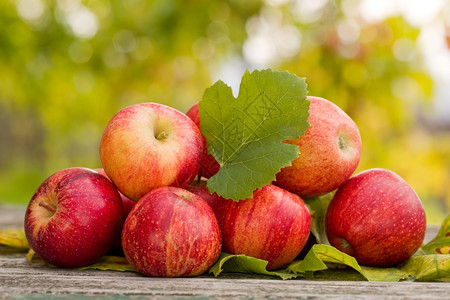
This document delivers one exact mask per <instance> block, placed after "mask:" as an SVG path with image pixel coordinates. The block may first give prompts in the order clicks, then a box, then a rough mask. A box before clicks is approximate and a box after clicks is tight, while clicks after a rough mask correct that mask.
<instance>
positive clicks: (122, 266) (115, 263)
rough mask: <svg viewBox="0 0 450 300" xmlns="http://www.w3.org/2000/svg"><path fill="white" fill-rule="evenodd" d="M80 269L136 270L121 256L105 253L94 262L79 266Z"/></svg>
mask: <svg viewBox="0 0 450 300" xmlns="http://www.w3.org/2000/svg"><path fill="white" fill-rule="evenodd" d="M79 269H80V270H89V269H94V270H101V271H120V272H125V271H132V272H137V271H136V269H135V268H133V266H132V265H131V264H130V263H129V262H128V261H127V259H126V258H125V257H123V256H110V255H105V256H103V257H102V258H100V260H99V261H98V262H96V263H95V264H92V265H89V266H86V267H82V268H79Z"/></svg>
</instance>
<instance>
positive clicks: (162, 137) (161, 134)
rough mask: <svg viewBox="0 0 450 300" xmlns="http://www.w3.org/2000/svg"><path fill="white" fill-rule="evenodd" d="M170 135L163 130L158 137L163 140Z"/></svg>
mask: <svg viewBox="0 0 450 300" xmlns="http://www.w3.org/2000/svg"><path fill="white" fill-rule="evenodd" d="M168 137H169V135H168V134H167V133H166V132H165V131H163V132H161V133H160V134H158V136H157V137H156V139H157V140H160V141H161V140H165V139H167V138H168Z"/></svg>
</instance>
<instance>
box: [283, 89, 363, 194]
mask: <svg viewBox="0 0 450 300" xmlns="http://www.w3.org/2000/svg"><path fill="white" fill-rule="evenodd" d="M307 100H309V101H310V106H309V114H310V115H309V118H308V123H309V124H310V126H309V127H308V129H307V130H306V132H305V134H304V135H302V136H301V137H300V138H299V139H296V140H288V141H285V143H289V144H293V145H297V146H298V147H299V150H300V154H299V157H298V158H297V159H295V160H293V161H292V166H289V167H285V168H283V169H281V171H280V172H279V173H278V174H277V175H276V181H275V182H274V184H275V185H277V186H279V187H282V188H284V189H286V190H288V191H290V192H292V193H296V194H298V195H299V196H300V197H302V198H303V199H306V198H311V197H315V196H320V195H324V194H326V193H329V192H331V191H333V190H335V189H337V188H338V187H339V186H340V185H341V184H342V183H343V182H344V181H346V180H347V179H348V178H349V177H350V176H351V175H352V174H353V172H354V171H355V170H356V167H357V166H358V163H359V160H360V156H361V136H360V134H359V130H358V127H357V125H356V124H355V122H354V121H353V120H352V119H351V118H350V117H349V116H348V115H347V114H346V113H345V112H344V111H343V110H342V109H341V108H339V107H338V106H337V105H335V104H334V103H332V102H331V101H328V100H326V99H323V98H320V97H312V96H308V97H307ZM340 137H341V138H342V139H344V140H345V142H346V147H345V149H341V148H340V147H339V138H340Z"/></svg>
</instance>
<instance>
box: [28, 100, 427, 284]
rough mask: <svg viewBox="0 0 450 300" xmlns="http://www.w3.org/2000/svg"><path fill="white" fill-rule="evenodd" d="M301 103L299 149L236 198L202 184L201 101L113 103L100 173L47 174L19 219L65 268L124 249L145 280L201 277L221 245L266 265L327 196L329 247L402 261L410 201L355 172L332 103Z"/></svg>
mask: <svg viewBox="0 0 450 300" xmlns="http://www.w3.org/2000/svg"><path fill="white" fill-rule="evenodd" d="M307 100H309V101H310V108H309V114H310V115H309V118H308V122H309V124H310V126H309V128H308V129H307V131H306V133H305V134H304V135H302V136H301V137H300V138H299V139H296V140H288V141H285V143H290V144H295V145H298V147H299V150H300V155H299V157H298V158H297V159H295V160H294V161H293V162H292V165H291V166H289V167H286V168H283V169H281V171H280V172H279V173H278V174H276V180H275V181H274V182H273V183H272V184H269V185H266V186H263V187H262V188H261V189H257V190H255V191H254V192H253V198H250V199H246V200H241V201H233V200H229V199H223V198H222V197H220V196H218V195H217V194H215V193H211V192H210V191H209V190H208V188H207V187H206V185H205V182H206V181H207V180H208V178H210V177H211V176H213V175H214V174H216V173H217V172H218V170H219V168H220V165H219V164H218V163H217V161H216V160H215V159H214V157H213V156H211V155H210V154H209V153H208V151H207V149H206V140H205V138H204V137H203V135H202V133H201V131H200V118H199V112H198V103H197V104H195V105H194V106H193V107H192V108H191V109H190V110H189V111H188V112H187V113H186V114H184V113H182V112H180V111H178V110H176V109H173V108H171V107H168V106H165V105H162V104H157V103H140V104H135V105H131V106H128V107H126V108H124V109H122V110H120V111H119V112H118V113H117V114H116V115H115V116H114V117H113V118H112V119H111V120H110V122H109V123H108V125H107V127H106V128H105V131H104V133H103V136H102V139H101V142H100V160H101V163H102V168H99V169H95V170H92V169H87V168H75V167H74V168H69V169H64V170H61V171H59V172H56V173H55V174H53V175H51V176H50V177H49V178H47V179H46V180H45V181H44V182H43V183H42V184H41V185H40V186H39V188H38V189H37V190H36V192H35V194H34V195H33V196H32V198H31V200H30V203H29V205H28V207H27V211H26V214H25V233H26V236H27V239H28V241H29V243H30V245H31V247H32V249H33V250H34V251H35V253H36V254H37V255H39V257H41V258H42V259H43V260H44V261H46V262H48V263H50V264H53V265H56V266H59V267H68V268H72V267H81V266H87V265H90V264H93V263H95V262H96V261H98V260H99V259H100V258H101V257H102V256H103V255H105V254H106V253H107V252H108V251H110V250H111V249H121V250H123V253H124V254H125V256H126V258H127V260H128V261H129V263H130V264H131V265H132V266H133V267H134V268H135V269H136V270H137V271H139V272H140V273H141V274H144V275H147V276H163V277H176V276H195V275H200V274H203V273H205V272H207V270H208V269H209V268H210V267H211V266H212V265H213V264H214V263H215V262H216V261H217V259H218V258H219V255H220V253H221V252H227V253H231V254H245V255H247V256H252V257H256V258H260V259H264V260H267V261H268V265H267V269H268V270H275V269H279V268H282V267H284V266H286V265H287V264H289V263H290V262H292V261H293V260H294V259H296V258H297V257H298V255H299V254H300V253H301V252H302V250H304V248H305V245H306V244H307V241H308V238H309V237H310V229H311V216H310V211H309V210H308V206H307V205H306V203H305V201H306V202H307V201H308V198H312V197H317V196H320V195H324V194H327V193H330V192H333V191H334V192H335V194H334V196H333V199H332V201H331V203H330V205H329V208H328V211H327V215H326V230H327V237H328V240H329V242H330V243H331V245H333V246H334V247H336V248H337V249H339V250H341V251H343V252H345V253H347V254H349V255H352V256H354V257H355V258H356V260H357V261H358V262H359V263H360V264H363V265H368V266H377V267H387V266H395V265H397V264H399V263H401V262H403V261H405V260H406V259H408V258H409V257H410V256H412V255H413V254H414V253H415V252H416V251H417V250H418V248H419V247H420V246H421V244H422V242H423V239H424V235H425V228H426V219H425V212H424V208H423V206H422V203H421V201H420V199H419V197H418V196H417V194H416V193H415V192H414V191H413V189H412V188H411V187H410V186H409V185H408V184H407V183H406V182H405V181H404V180H403V179H402V178H401V177H399V176H398V175H397V174H395V173H393V172H392V171H389V170H386V169H370V170H365V171H363V172H361V173H359V174H357V175H354V176H352V174H353V173H354V172H355V170H356V168H357V166H358V163H359V160H360V155H361V137H360V134H359V130H358V127H357V125H356V124H355V123H354V121H353V120H352V119H351V118H350V117H349V116H348V115H347V114H346V113H345V112H344V111H343V110H342V109H340V108H339V107H338V106H336V105H335V104H333V103H332V102H330V101H328V100H326V99H323V98H319V97H310V96H309V97H307ZM351 176H352V177H351ZM235 184H236V185H239V184H240V183H239V181H238V180H237V181H236V183H235Z"/></svg>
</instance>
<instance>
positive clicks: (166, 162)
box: [100, 103, 203, 201]
mask: <svg viewBox="0 0 450 300" xmlns="http://www.w3.org/2000/svg"><path fill="white" fill-rule="evenodd" d="M202 153H203V142H202V135H201V133H200V130H199V129H198V127H197V126H196V125H195V123H194V122H193V121H192V120H191V119H189V117H187V116H186V115H185V114H183V113H182V112H180V111H178V110H176V109H174V108H171V107H169V106H166V105H162V104H158V103H139V104H134V105H131V106H128V107H125V108H123V109H122V110H120V111H119V112H118V113H117V114H116V115H115V116H114V117H113V118H112V119H111V120H110V121H109V123H108V125H107V126H106V128H105V131H104V133H103V136H102V139H101V141H100V160H101V163H102V166H103V169H104V170H105V172H106V174H108V177H109V178H110V179H111V180H112V182H114V184H115V185H116V187H117V188H118V189H119V190H120V191H121V192H122V193H123V194H124V195H125V196H127V197H128V198H131V199H133V200H135V201H137V200H139V199H140V198H141V197H142V196H144V195H145V194H146V193H148V192H149V191H151V190H153V189H155V188H157V187H161V186H176V187H183V188H185V187H187V186H188V185H189V184H190V183H191V182H192V180H193V179H194V177H195V176H196V175H197V173H198V170H199V168H200V160H201V157H202Z"/></svg>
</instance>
